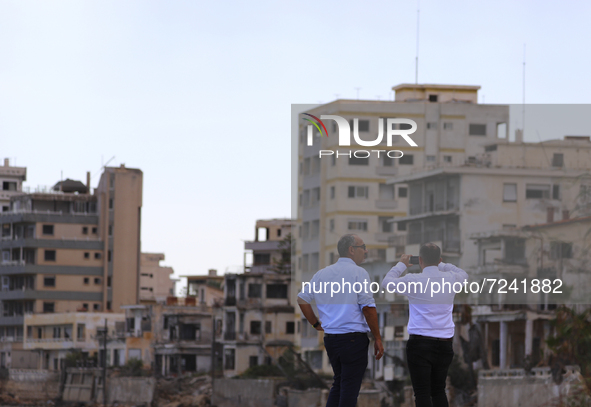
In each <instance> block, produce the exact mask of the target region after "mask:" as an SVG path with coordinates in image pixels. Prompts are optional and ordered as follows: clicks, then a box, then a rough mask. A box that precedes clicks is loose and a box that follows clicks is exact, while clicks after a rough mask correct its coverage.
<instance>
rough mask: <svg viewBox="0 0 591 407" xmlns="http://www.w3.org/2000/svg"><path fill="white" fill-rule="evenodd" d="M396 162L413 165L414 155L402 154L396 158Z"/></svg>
mask: <svg viewBox="0 0 591 407" xmlns="http://www.w3.org/2000/svg"><path fill="white" fill-rule="evenodd" d="M398 164H400V165H413V164H414V156H413V155H412V154H404V155H403V156H402V157H400V158H399V159H398Z"/></svg>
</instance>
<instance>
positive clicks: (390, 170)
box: [376, 166, 398, 175]
mask: <svg viewBox="0 0 591 407" xmlns="http://www.w3.org/2000/svg"><path fill="white" fill-rule="evenodd" d="M396 174H398V168H397V167H392V166H390V167H376V175H396Z"/></svg>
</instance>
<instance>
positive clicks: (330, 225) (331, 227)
mask: <svg viewBox="0 0 591 407" xmlns="http://www.w3.org/2000/svg"><path fill="white" fill-rule="evenodd" d="M328 229H329V230H330V231H331V232H334V219H331V220H329V221H328Z"/></svg>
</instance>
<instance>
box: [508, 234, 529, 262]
mask: <svg viewBox="0 0 591 407" xmlns="http://www.w3.org/2000/svg"><path fill="white" fill-rule="evenodd" d="M505 262H506V263H509V264H522V263H525V239H521V238H506V239H505Z"/></svg>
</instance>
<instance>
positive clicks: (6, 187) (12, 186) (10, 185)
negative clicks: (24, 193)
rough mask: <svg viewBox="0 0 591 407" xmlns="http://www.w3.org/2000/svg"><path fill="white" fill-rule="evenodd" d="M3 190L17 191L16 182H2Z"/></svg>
mask: <svg viewBox="0 0 591 407" xmlns="http://www.w3.org/2000/svg"><path fill="white" fill-rule="evenodd" d="M2 190H3V191H16V182H10V181H3V182H2Z"/></svg>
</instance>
